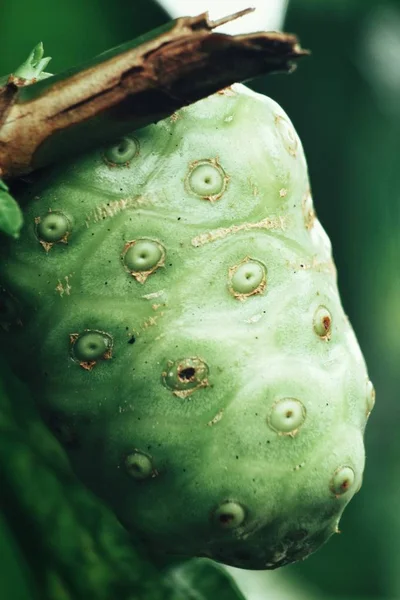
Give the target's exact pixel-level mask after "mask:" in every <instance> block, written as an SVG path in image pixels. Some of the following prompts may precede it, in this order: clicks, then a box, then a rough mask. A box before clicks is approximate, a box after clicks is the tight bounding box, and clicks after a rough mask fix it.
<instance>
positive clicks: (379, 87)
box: [0, 0, 400, 600]
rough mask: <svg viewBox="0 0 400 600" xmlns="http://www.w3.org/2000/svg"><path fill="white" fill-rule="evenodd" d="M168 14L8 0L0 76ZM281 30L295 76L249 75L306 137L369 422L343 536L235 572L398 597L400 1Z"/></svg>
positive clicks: (321, 8)
mask: <svg viewBox="0 0 400 600" xmlns="http://www.w3.org/2000/svg"><path fill="white" fill-rule="evenodd" d="M210 1H211V0H210ZM250 4H251V3H250ZM226 6H227V13H229V12H230V11H229V2H228V1H227V2H226ZM167 19H168V16H167V15H166V13H165V12H164V11H163V10H161V9H160V8H159V7H158V6H157V5H156V3H155V2H152V1H151V0H130V1H129V2H128V1H125V0H113V1H112V2H110V1H108V2H107V1H106V0H85V1H84V2H82V0H68V1H64V2H61V1H59V2H57V1H54V2H51V3H49V2H48V0H35V2H34V3H33V2H31V1H28V0H3V1H2V2H0V32H1V33H0V74H5V73H8V72H10V71H12V69H13V68H14V67H15V66H16V65H18V64H20V63H21V62H22V61H23V60H24V59H25V57H26V55H27V54H28V53H29V51H30V49H31V48H32V47H33V46H34V45H35V44H36V43H37V42H38V41H40V40H42V41H43V43H44V46H45V53H46V55H50V56H53V60H52V62H51V65H50V67H49V69H48V70H50V71H51V72H53V73H55V72H59V71H61V70H64V69H66V68H68V67H70V66H73V65H75V64H78V63H79V62H81V61H83V60H85V59H87V58H90V57H92V56H93V55H95V54H98V53H99V52H102V51H104V50H106V49H108V48H110V47H112V46H114V45H117V44H119V43H121V42H123V41H126V40H128V39H132V38H134V37H135V36H137V35H138V34H139V33H143V32H145V31H147V30H149V29H152V28H154V27H156V26H157V25H159V24H161V23H163V22H165V21H166V20H167ZM261 26H262V24H260V27H261ZM284 29H285V30H286V31H289V32H293V33H296V34H297V35H298V36H299V37H300V40H301V42H302V45H303V47H305V48H309V49H310V50H311V51H312V55H311V57H309V58H304V59H303V60H302V62H301V64H300V65H299V67H298V69H297V70H296V72H295V73H294V74H292V75H291V76H285V75H276V76H269V77H267V78H264V79H262V78H260V79H258V80H256V81H253V82H249V84H250V85H251V86H252V87H253V88H254V89H256V90H257V91H262V92H264V93H265V94H267V95H269V96H271V97H273V98H274V99H275V100H277V101H278V102H279V103H280V104H281V105H282V106H283V108H284V109H285V111H286V112H287V113H288V114H289V116H290V118H291V119H292V121H293V122H294V125H295V127H296V129H297V131H298V133H299V135H300V137H301V139H302V142H303V145H304V148H305V151H306V155H307V158H308V164H309V170H310V177H311V182H312V188H313V195H314V201H315V205H316V209H317V212H318V216H319V218H320V220H321V222H322V224H323V226H324V228H325V229H326V231H327V232H328V234H329V236H330V238H331V240H332V244H333V249H334V258H335V262H336V265H337V268H338V275H339V286H340V290H341V295H342V300H343V304H344V307H345V310H346V312H347V314H348V315H349V317H350V320H351V322H352V324H353V326H354V329H355V331H356V334H357V337H358V339H359V342H360V345H361V347H362V349H363V352H364V355H365V358H366V361H367V364H368V367H369V372H370V376H371V379H372V381H373V382H374V384H375V387H376V391H377V404H376V407H375V410H374V413H373V415H372V417H371V420H370V422H369V425H368V427H367V431H366V450H367V466H366V471H365V478H364V484H363V488H362V491H361V493H360V494H358V495H357V496H356V497H355V498H354V499H353V500H352V502H351V503H350V505H349V507H348V508H347V509H346V511H345V513H344V517H343V519H342V521H341V530H342V534H341V535H340V536H335V537H334V538H333V539H332V540H331V541H330V542H329V543H328V544H327V545H326V546H325V547H324V548H322V549H321V550H320V551H318V552H317V553H316V554H315V555H313V556H312V557H311V558H309V559H308V560H307V561H305V562H304V563H301V564H298V565H295V566H290V567H285V568H284V569H282V570H281V571H279V572H276V573H262V574H260V573H257V574H246V573H243V572H240V573H237V575H238V581H239V584H241V585H242V586H243V588H245V589H247V590H249V593H250V595H249V597H251V598H252V599H254V600H256V599H259V600H264V599H265V600H269V599H273V600H291V599H293V600H295V599H300V600H301V599H302V598H309V599H310V600H312V599H315V600H316V599H321V600H323V599H325V598H327V599H329V600H334V599H339V598H340V599H343V600H350V599H352V600H356V599H358V598H359V599H360V600H361V599H364V600H366V599H367V598H371V599H374V600H378V599H386V598H387V599H392V600H394V599H397V598H400V510H399V507H400V477H399V463H400V436H399V434H398V425H399V421H400V391H399V390H400V368H399V367H400V333H399V330H400V308H399V306H400V267H399V257H400V241H399V240H400V236H399V231H400V168H399V167H400V152H399V150H400V101H399V100H400V67H399V64H400V2H399V1H398V0H396V1H395V0H392V1H388V0H387V1H386V0H380V1H378V0H375V1H373V0H290V3H289V10H288V13H287V18H286V21H285V26H284ZM338 443H340V441H339V442H338ZM0 538H1V539H2V540H3V542H4V543H3V544H1V545H0V565H2V568H3V569H7V571H8V573H14V579H15V581H16V582H18V585H16V586H15V587H13V589H12V591H10V590H6V589H3V590H2V582H3V585H4V581H5V580H4V578H2V577H0V597H2V598H3V597H4V598H5V599H6V600H8V598H10V600H14V599H15V600H18V599H19V598H21V599H22V598H24V589H23V588H24V586H23V581H22V576H19V575H18V573H22V571H23V570H24V569H25V565H23V564H21V560H22V559H20V557H19V555H18V550H17V548H14V547H13V546H12V543H11V542H10V543H6V540H9V538H10V532H9V530H8V527H7V524H6V523H5V522H3V521H2V520H0ZM21 570H22V571H21ZM232 572H234V571H233V570H232ZM10 594H11V595H10Z"/></svg>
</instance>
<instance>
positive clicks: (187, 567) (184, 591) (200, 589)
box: [166, 558, 245, 600]
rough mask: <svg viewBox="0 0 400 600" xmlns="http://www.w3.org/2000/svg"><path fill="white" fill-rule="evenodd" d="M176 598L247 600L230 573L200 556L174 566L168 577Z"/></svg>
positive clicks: (192, 599)
mask: <svg viewBox="0 0 400 600" xmlns="http://www.w3.org/2000/svg"><path fill="white" fill-rule="evenodd" d="M166 583H167V585H168V586H169V587H170V588H171V590H172V591H173V593H174V595H173V598H174V600H210V599H211V598H218V600H245V597H244V596H243V594H242V593H241V592H240V590H239V588H238V587H237V585H236V583H235V582H234V580H233V579H232V578H231V577H230V575H229V574H228V573H227V572H226V571H225V570H224V569H223V568H222V567H221V566H219V565H218V563H215V562H213V561H211V560H208V559H206V558H198V559H193V560H189V561H187V562H185V563H183V564H180V565H178V566H177V567H173V568H172V569H170V571H169V572H168V575H167V578H166Z"/></svg>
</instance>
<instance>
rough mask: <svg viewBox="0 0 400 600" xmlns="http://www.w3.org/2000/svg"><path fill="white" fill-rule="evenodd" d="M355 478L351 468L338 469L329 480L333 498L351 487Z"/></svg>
mask: <svg viewBox="0 0 400 600" xmlns="http://www.w3.org/2000/svg"><path fill="white" fill-rule="evenodd" d="M355 477H356V476H355V473H354V471H353V469H352V468H351V467H348V466H343V467H339V468H338V469H336V471H335V473H334V474H333V477H332V479H331V485H330V488H331V491H332V492H333V493H334V494H335V496H340V495H342V494H345V493H346V492H348V491H349V489H350V488H351V487H352V486H353V484H354V482H355Z"/></svg>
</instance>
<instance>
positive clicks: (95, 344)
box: [70, 329, 112, 370]
mask: <svg viewBox="0 0 400 600" xmlns="http://www.w3.org/2000/svg"><path fill="white" fill-rule="evenodd" d="M70 340H71V345H72V347H71V355H72V358H73V360H74V361H75V362H77V363H79V364H80V365H81V366H82V367H84V368H85V369H87V370H91V369H92V368H93V367H94V365H95V364H96V362H97V361H98V360H100V359H109V358H111V351H112V338H111V336H110V335H109V334H108V333H105V332H104V331H97V330H89V329H88V330H86V331H84V332H83V333H80V334H72V335H71V336H70Z"/></svg>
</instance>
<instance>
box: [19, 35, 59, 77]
mask: <svg viewBox="0 0 400 600" xmlns="http://www.w3.org/2000/svg"><path fill="white" fill-rule="evenodd" d="M43 54H44V49H43V44H42V42H39V44H37V45H36V46H35V47H34V49H33V50H32V52H31V53H30V54H29V56H28V58H27V59H26V61H25V62H23V63H22V65H20V66H19V67H17V69H15V71H14V73H13V75H14V76H15V77H22V78H23V79H44V78H45V77H46V76H47V77H48V76H49V73H43V71H44V69H45V68H46V67H47V65H48V64H49V62H50V61H51V58H50V57H47V58H43Z"/></svg>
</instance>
